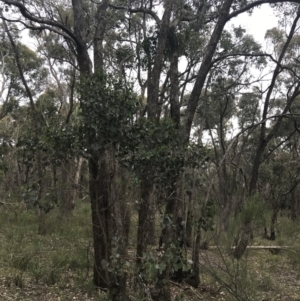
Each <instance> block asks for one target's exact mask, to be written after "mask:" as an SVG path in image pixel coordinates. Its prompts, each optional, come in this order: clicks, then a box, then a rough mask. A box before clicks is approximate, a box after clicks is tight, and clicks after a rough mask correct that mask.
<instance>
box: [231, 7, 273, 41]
mask: <svg viewBox="0 0 300 301" xmlns="http://www.w3.org/2000/svg"><path fill="white" fill-rule="evenodd" d="M232 22H233V23H234V24H240V25H241V26H242V27H244V28H245V29H246V30H247V33H249V34H251V35H253V36H254V38H255V40H256V41H257V42H260V43H263V41H264V37H265V33H266V31H267V30H268V29H271V28H273V27H277V25H278V24H277V18H276V17H275V15H274V13H273V10H272V8H271V7H270V6H269V5H267V4H265V5H262V6H261V7H259V8H256V9H254V11H253V13H252V15H249V14H248V13H243V14H241V15H239V16H238V17H236V18H234V19H233V20H232Z"/></svg>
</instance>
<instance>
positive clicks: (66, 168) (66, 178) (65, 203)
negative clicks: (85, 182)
mask: <svg viewBox="0 0 300 301" xmlns="http://www.w3.org/2000/svg"><path fill="white" fill-rule="evenodd" d="M71 173H72V170H71V165H70V162H65V164H63V166H62V169H61V203H60V214H61V217H67V216H69V215H70V214H71V213H72V211H73V210H74V206H73V199H72V193H71V191H70V190H71V186H72V185H71V181H70V179H71V178H72V175H71Z"/></svg>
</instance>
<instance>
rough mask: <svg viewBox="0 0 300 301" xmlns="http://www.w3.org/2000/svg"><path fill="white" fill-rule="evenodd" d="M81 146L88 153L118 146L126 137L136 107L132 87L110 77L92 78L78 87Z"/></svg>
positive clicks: (86, 79)
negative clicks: (110, 146) (109, 146)
mask: <svg viewBox="0 0 300 301" xmlns="http://www.w3.org/2000/svg"><path fill="white" fill-rule="evenodd" d="M79 92H80V95H81V96H80V108H81V113H80V116H81V121H82V122H81V126H80V129H79V132H80V133H79V135H80V141H81V143H82V147H83V148H84V149H87V152H88V153H90V154H91V153H94V152H98V151H102V150H104V149H105V148H106V147H107V145H113V146H114V147H117V146H118V145H119V144H120V141H122V139H124V138H125V137H127V131H128V130H129V129H130V126H131V124H132V120H133V115H134V114H135V112H136V108H137V99H136V97H135V94H134V93H133V91H132V87H130V86H128V85H126V84H125V83H123V82H121V81H116V80H114V79H113V78H110V77H104V76H102V75H94V76H92V77H89V78H85V79H82V82H81V84H80V87H79Z"/></svg>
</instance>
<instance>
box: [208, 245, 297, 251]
mask: <svg viewBox="0 0 300 301" xmlns="http://www.w3.org/2000/svg"><path fill="white" fill-rule="evenodd" d="M235 248H236V247H235V246H232V247H231V250H235ZM293 248H294V247H292V246H247V250H289V249H293ZM217 249H220V247H218V246H210V247H209V248H208V250H217Z"/></svg>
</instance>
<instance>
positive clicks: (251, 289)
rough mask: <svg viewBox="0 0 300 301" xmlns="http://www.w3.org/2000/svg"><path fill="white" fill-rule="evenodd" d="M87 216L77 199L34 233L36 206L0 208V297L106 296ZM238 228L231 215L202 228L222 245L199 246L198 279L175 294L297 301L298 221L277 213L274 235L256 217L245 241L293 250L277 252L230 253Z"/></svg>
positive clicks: (299, 265)
mask: <svg viewBox="0 0 300 301" xmlns="http://www.w3.org/2000/svg"><path fill="white" fill-rule="evenodd" d="M132 219H133V222H132V231H131V238H130V249H131V251H132V252H130V254H131V256H133V258H132V264H133V265H134V246H135V239H136V232H135V231H134V230H135V228H136V227H134V226H135V225H136V220H137V218H136V215H134V214H133V217H132ZM89 221H90V206H89V204H87V203H80V204H78V205H77V207H76V209H75V211H74V214H73V215H72V216H71V217H70V218H68V219H66V220H61V217H60V215H59V211H58V209H55V210H52V211H51V212H50V213H49V214H47V219H46V225H47V232H46V234H45V235H42V236H41V235H37V224H38V223H37V214H36V213H35V212H34V211H26V210H25V209H24V208H23V209H22V208H21V209H20V208H18V210H10V208H3V207H0V245H1V248H0V290H1V293H2V292H3V296H4V297H2V299H1V298H0V299H1V300H24V301H27V300H28V301H29V300H33V301H35V300H42V299H45V300H49V301H52V300H60V301H63V300H81V301H88V300H102V301H104V300H106V295H105V294H101V293H100V292H97V291H96V290H95V288H94V287H93V285H92V262H93V250H92V249H93V248H92V233H91V228H92V227H91V223H90V222H89ZM237 227H238V223H235V222H234V221H232V222H231V223H230V225H229V229H228V231H227V232H226V233H225V232H224V231H223V232H220V233H219V234H216V233H217V232H216V231H215V232H207V233H206V234H205V235H204V237H205V239H207V240H208V241H209V242H210V245H212V244H217V245H220V246H223V247H224V246H225V248H220V249H219V250H211V251H210V250H208V251H205V250H203V251H202V252H201V269H200V270H201V279H202V286H201V287H200V288H199V289H198V290H195V289H191V288H188V286H187V285H186V284H180V285H173V287H172V290H173V296H174V300H175V297H176V298H177V299H176V300H228V301H230V300H243V301H244V300H251V301H252V300H253V301H256V300H274V301H275V300H278V301H279V300H280V301H284V300H295V301H296V300H300V293H299V291H300V256H299V251H300V223H298V222H292V221H291V220H290V219H289V218H288V216H287V215H285V214H282V215H281V216H280V217H279V219H278V223H277V225H276V232H277V240H276V241H275V242H271V241H266V240H264V239H263V238H262V234H263V229H262V225H261V223H258V224H257V227H254V228H255V233H254V236H255V240H254V241H253V242H252V243H251V244H253V245H270V244H276V245H289V246H293V249H292V250H284V251H280V252H279V253H277V254H272V253H270V252H269V251H268V250H249V251H247V253H246V256H245V257H243V258H242V260H240V261H237V260H234V259H233V258H232V257H231V255H230V246H231V245H232V244H233V241H234V235H236V233H237V232H238V229H237ZM157 228H159V225H158V224H157ZM157 233H159V232H158V231H157ZM153 251H154V249H153ZM132 267H133V266H132ZM131 280H132V279H131ZM133 293H134V291H133Z"/></svg>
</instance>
